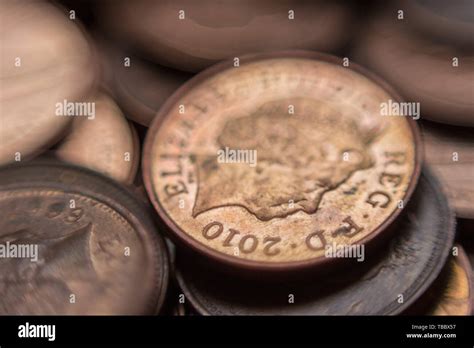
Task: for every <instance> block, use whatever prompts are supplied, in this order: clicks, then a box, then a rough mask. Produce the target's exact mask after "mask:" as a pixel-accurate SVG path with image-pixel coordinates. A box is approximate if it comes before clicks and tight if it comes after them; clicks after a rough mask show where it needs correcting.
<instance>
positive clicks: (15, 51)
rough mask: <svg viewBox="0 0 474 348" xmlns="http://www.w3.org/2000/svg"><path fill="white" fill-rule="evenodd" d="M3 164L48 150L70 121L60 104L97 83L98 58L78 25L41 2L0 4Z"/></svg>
mask: <svg viewBox="0 0 474 348" xmlns="http://www.w3.org/2000/svg"><path fill="white" fill-rule="evenodd" d="M0 16H1V18H0V22H1V23H2V25H1V31H0V36H1V38H0V40H1V60H0V61H1V70H0V79H1V81H2V88H1V89H0V110H1V115H0V124H1V127H0V139H1V140H0V144H1V146H0V164H6V163H9V162H14V161H22V160H24V159H25V158H27V157H32V156H34V155H36V154H38V153H40V152H43V151H45V150H47V149H48V148H49V147H50V146H51V145H52V144H54V143H55V142H56V141H58V140H59V139H60V138H61V137H62V135H63V133H64V132H65V130H66V129H67V126H68V124H69V123H70V121H72V118H71V117H68V116H67V115H65V114H64V113H62V112H58V111H61V110H59V109H58V107H57V106H58V105H62V104H63V103H64V102H65V101H66V103H76V102H80V101H81V100H82V98H84V97H85V96H87V95H88V94H89V93H90V91H91V89H92V88H93V87H94V81H95V74H96V71H95V68H94V67H95V59H94V57H93V53H92V49H91V45H90V43H89V42H88V40H87V39H86V37H85V36H84V35H83V33H82V31H81V30H80V27H79V26H78V25H75V24H74V21H72V20H70V19H69V17H68V14H66V13H62V12H61V11H60V10H58V9H57V8H56V7H55V6H53V5H52V4H50V3H48V2H42V1H11V0H6V1H2V2H1V4H0Z"/></svg>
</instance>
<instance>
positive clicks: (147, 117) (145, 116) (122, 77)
mask: <svg viewBox="0 0 474 348" xmlns="http://www.w3.org/2000/svg"><path fill="white" fill-rule="evenodd" d="M108 54H109V57H108V59H109V62H110V64H111V67H110V68H111V70H112V71H111V75H112V76H111V80H112V89H113V91H114V94H115V95H116V100H117V102H118V103H119V104H120V106H121V107H122V108H123V110H124V112H125V115H126V117H128V118H129V119H131V120H133V121H135V122H137V123H139V124H141V125H143V126H146V127H148V126H149V125H150V123H151V121H152V120H153V118H154V117H155V116H156V114H157V112H158V110H159V108H160V107H161V106H162V105H163V104H164V103H165V101H166V99H167V98H168V97H169V96H171V95H172V94H173V92H174V91H176V90H177V89H178V87H180V86H181V85H182V84H183V83H184V82H185V81H186V80H188V79H189V78H190V77H191V76H192V75H191V74H188V73H183V72H181V71H177V70H174V69H171V68H166V67H163V66H160V65H157V64H153V63H150V62H148V61H146V60H143V59H141V58H139V57H137V56H135V55H132V54H128V53H126V52H123V51H117V50H111V51H109V53H108ZM127 59H129V61H126V60H127ZM125 62H127V63H125ZM125 64H127V65H125Z"/></svg>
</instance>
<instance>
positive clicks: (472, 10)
mask: <svg viewBox="0 0 474 348" xmlns="http://www.w3.org/2000/svg"><path fill="white" fill-rule="evenodd" d="M473 15H474V4H473V3H472V1H465V0H453V1H449V2H446V1H433V0H431V1H423V0H417V1H396V2H394V3H392V5H391V6H390V7H389V8H385V9H383V10H382V11H380V13H377V14H376V15H375V16H374V18H372V19H371V20H370V22H369V24H368V26H367V28H366V30H365V31H364V33H363V34H362V35H361V36H360V38H359V39H358V40H359V41H358V43H357V46H356V47H357V49H356V51H355V53H354V54H355V58H356V59H357V60H358V61H359V62H360V63H363V64H364V65H366V66H368V67H370V68H371V69H372V70H374V71H375V72H377V73H378V74H380V75H381V76H383V77H384V78H386V79H387V81H389V82H390V83H392V84H393V85H394V86H395V87H396V88H397V89H399V90H400V91H401V93H402V94H403V96H404V97H405V98H406V99H407V100H408V101H410V102H417V103H419V104H420V108H421V114H422V115H421V116H422V118H426V119H430V120H433V121H437V122H442V123H448V124H454V125H461V126H470V127H472V126H474V56H473V51H474V46H473V39H472V38H473V35H472V33H474V18H473ZM434 18H435V19H434ZM436 18H439V21H437V22H439V23H441V26H442V27H443V28H444V29H442V30H440V26H439V25H433V24H432V22H433V20H436ZM461 33H462V34H461ZM453 37H454V38H457V40H455V39H453Z"/></svg>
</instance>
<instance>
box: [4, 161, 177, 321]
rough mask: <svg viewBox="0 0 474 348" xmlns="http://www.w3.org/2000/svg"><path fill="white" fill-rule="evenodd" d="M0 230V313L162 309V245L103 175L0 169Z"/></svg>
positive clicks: (49, 168) (29, 166)
mask: <svg viewBox="0 0 474 348" xmlns="http://www.w3.org/2000/svg"><path fill="white" fill-rule="evenodd" d="M0 231H1V233H0V243H1V245H2V248H0V251H3V253H0V255H1V256H2V257H1V258H0V269H1V272H0V289H1V293H2V297H1V299H0V313H1V314H30V315H36V314H41V315H49V314H54V315H57V314H68V315H69V314H76V315H90V314H94V315H103V314H104V315H115V314H153V313H157V312H158V311H159V310H160V308H161V307H162V304H163V300H164V297H165V292H166V288H167V284H168V272H169V266H168V256H167V253H166V248H165V245H164V242H163V240H162V238H161V237H160V236H159V234H158V233H157V230H156V228H155V226H154V224H153V221H152V219H151V217H150V215H149V212H148V211H147V210H146V209H145V208H144V206H143V205H142V204H140V202H138V201H136V199H135V198H134V197H133V196H132V195H130V193H129V192H128V191H126V190H124V189H123V188H122V187H121V186H119V185H118V184H116V183H114V182H113V181H112V180H110V179H108V178H106V177H103V176H101V175H98V174H96V173H94V172H91V171H89V170H85V169H81V168H78V167H70V166H68V165H66V164H61V163H53V162H49V161H48V162H46V163H44V164H43V163H42V162H40V163H37V162H28V163H26V164H24V165H22V166H13V167H6V168H5V167H4V168H2V169H1V170H0ZM14 250H17V251H16V252H15V254H14V253H13V252H14ZM21 250H22V252H21V253H20V251H21Z"/></svg>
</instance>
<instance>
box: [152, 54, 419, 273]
mask: <svg viewBox="0 0 474 348" xmlns="http://www.w3.org/2000/svg"><path fill="white" fill-rule="evenodd" d="M388 100H398V98H397V95H396V94H394V92H392V91H391V90H390V89H389V88H388V87H386V86H385V85H384V84H383V83H382V82H379V81H378V80H376V79H374V78H373V77H372V76H369V75H367V73H366V72H364V71H363V70H361V69H360V68H358V67H355V66H352V65H351V68H346V67H343V65H342V60H341V59H338V58H336V57H329V56H325V55H320V54H316V53H309V52H304V51H299V52H286V53H285V52H280V53H275V54H267V55H265V54H263V55H262V54H261V55H256V56H249V57H247V58H243V59H242V60H241V64H240V66H239V67H234V65H233V63H232V62H223V63H221V64H219V65H216V66H215V67H213V68H212V69H209V70H207V71H205V72H203V73H201V74H199V75H197V76H196V77H195V78H193V79H191V80H190V81H189V82H187V83H186V84H185V85H184V86H183V87H181V88H180V89H179V90H178V91H177V93H175V94H174V95H173V96H172V97H171V98H170V99H168V101H167V103H166V104H165V105H164V106H163V107H162V108H161V109H160V112H159V114H158V115H157V117H156V118H155V120H154V121H153V124H152V126H151V128H150V130H149V132H148V134H147V139H146V144H145V149H144V157H143V163H144V169H143V174H144V181H145V185H146V188H147V192H148V194H149V196H150V198H151V200H152V202H153V204H154V206H155V208H156V210H157V212H158V213H159V215H160V217H161V219H162V220H163V221H164V222H165V223H166V225H167V226H169V228H170V229H171V231H172V235H173V236H174V237H177V238H178V240H179V241H181V242H184V243H185V244H186V245H187V246H189V247H191V248H192V249H193V250H195V251H198V252H200V253H202V254H204V255H206V256H208V257H211V258H212V259H214V260H216V261H218V262H219V263H223V264H226V265H231V266H235V267H238V268H240V269H259V270H269V271H288V270H294V269H300V268H308V267H313V266H315V265H322V264H326V263H330V262H332V260H334V259H333V258H328V257H325V249H326V247H327V246H331V245H333V244H338V245H339V244H344V245H353V244H365V243H366V242H368V241H371V240H372V239H373V238H375V237H376V236H378V235H379V234H380V233H382V232H383V231H384V230H385V229H386V228H387V227H388V226H389V225H390V224H391V222H392V221H393V220H394V219H395V218H396V217H397V216H398V215H399V213H400V212H401V210H402V209H400V208H403V206H404V205H405V204H406V202H407V201H408V199H409V197H410V195H411V193H412V191H413V189H414V187H415V185H416V182H417V179H418V176H419V166H420V160H421V148H420V146H419V132H418V129H417V126H416V125H415V122H413V121H412V120H411V119H407V118H405V117H391V116H382V115H381V112H380V110H381V105H382V104H383V103H387V101H388ZM236 156H239V157H238V158H237V157H236Z"/></svg>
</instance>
